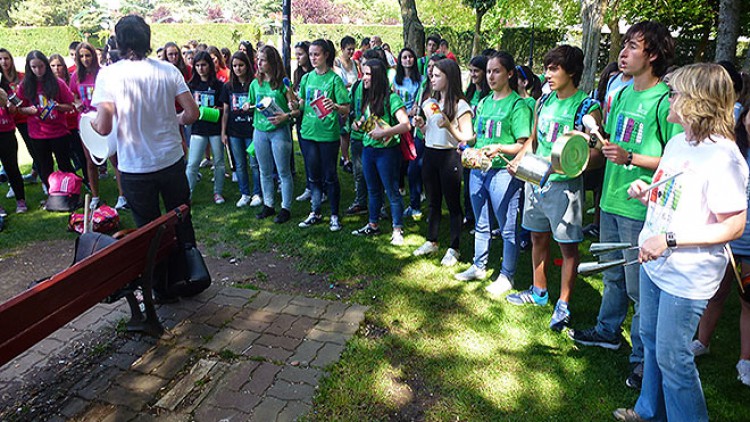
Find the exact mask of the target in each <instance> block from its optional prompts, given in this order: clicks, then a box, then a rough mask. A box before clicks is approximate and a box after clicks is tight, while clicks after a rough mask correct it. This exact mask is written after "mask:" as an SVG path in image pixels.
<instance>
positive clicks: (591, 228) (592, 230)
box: [583, 223, 599, 239]
mask: <svg viewBox="0 0 750 422" xmlns="http://www.w3.org/2000/svg"><path fill="white" fill-rule="evenodd" d="M583 234H584V236H588V237H592V238H594V239H599V226H597V225H596V224H594V223H591V224H589V225H588V226H586V227H584V228H583Z"/></svg>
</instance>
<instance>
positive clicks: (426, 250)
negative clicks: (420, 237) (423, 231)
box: [414, 240, 438, 256]
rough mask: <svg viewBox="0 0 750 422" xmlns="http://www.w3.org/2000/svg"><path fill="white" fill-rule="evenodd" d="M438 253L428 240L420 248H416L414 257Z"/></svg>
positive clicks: (433, 244) (436, 248)
mask: <svg viewBox="0 0 750 422" xmlns="http://www.w3.org/2000/svg"><path fill="white" fill-rule="evenodd" d="M437 251H438V246H437V244H435V243H433V242H430V241H429V240H428V241H426V242H424V243H423V244H422V246H420V247H418V248H417V249H416V250H415V251H414V256H422V255H430V254H433V253H435V252H437Z"/></svg>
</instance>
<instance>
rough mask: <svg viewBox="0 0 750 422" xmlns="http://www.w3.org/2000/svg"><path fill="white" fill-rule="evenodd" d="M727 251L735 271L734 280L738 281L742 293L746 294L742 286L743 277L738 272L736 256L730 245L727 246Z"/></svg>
mask: <svg viewBox="0 0 750 422" xmlns="http://www.w3.org/2000/svg"><path fill="white" fill-rule="evenodd" d="M725 246H726V250H727V252H728V253H729V259H730V260H731V262H732V269H733V270H734V278H735V279H736V280H737V283H739V285H740V291H741V292H742V294H745V287H744V286H743V285H742V277H741V276H740V272H739V271H737V263H736V262H734V254H733V253H732V247H731V246H729V243H727V244H726V245H725Z"/></svg>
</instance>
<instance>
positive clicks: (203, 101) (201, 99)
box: [193, 90, 216, 107]
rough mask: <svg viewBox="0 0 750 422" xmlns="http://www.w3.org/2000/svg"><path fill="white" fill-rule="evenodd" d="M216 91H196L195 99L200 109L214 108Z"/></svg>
mask: <svg viewBox="0 0 750 422" xmlns="http://www.w3.org/2000/svg"><path fill="white" fill-rule="evenodd" d="M215 97H216V91H213V90H209V91H195V92H194V93H193V98H195V102H196V103H198V106H199V107H214V106H215V105H216V99H215Z"/></svg>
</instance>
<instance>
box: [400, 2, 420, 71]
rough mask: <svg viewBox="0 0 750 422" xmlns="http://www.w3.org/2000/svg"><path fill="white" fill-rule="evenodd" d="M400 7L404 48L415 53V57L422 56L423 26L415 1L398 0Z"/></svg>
mask: <svg viewBox="0 0 750 422" xmlns="http://www.w3.org/2000/svg"><path fill="white" fill-rule="evenodd" d="M398 4H399V6H401V20H402V21H403V34H404V47H409V48H411V49H412V50H414V51H415V52H416V53H417V57H422V56H423V55H424V39H425V36H424V26H422V22H421V21H420V20H419V16H418V15H417V3H416V1H415V0H398Z"/></svg>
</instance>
